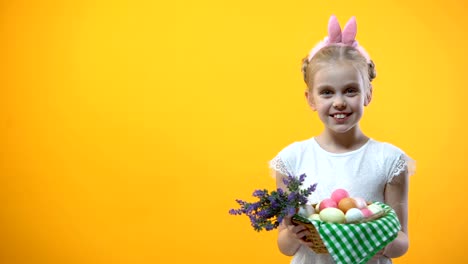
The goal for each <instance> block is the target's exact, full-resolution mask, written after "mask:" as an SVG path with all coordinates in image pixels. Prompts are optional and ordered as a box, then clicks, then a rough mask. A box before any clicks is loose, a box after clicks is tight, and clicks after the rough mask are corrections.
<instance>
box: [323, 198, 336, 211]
mask: <svg viewBox="0 0 468 264" xmlns="http://www.w3.org/2000/svg"><path fill="white" fill-rule="evenodd" d="M329 207H333V208H338V204H337V203H336V202H335V201H334V200H332V199H330V198H327V199H323V200H322V201H321V202H320V206H319V209H320V211H322V210H323V209H325V208H329Z"/></svg>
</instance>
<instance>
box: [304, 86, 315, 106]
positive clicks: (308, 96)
mask: <svg viewBox="0 0 468 264" xmlns="http://www.w3.org/2000/svg"><path fill="white" fill-rule="evenodd" d="M304 95H305V98H306V100H307V104H308V105H309V107H310V108H311V109H312V110H313V111H317V107H316V106H315V102H314V98H313V96H312V93H311V92H309V89H306V90H305V92H304Z"/></svg>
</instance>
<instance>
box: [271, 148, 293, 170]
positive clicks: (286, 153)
mask: <svg viewBox="0 0 468 264" xmlns="http://www.w3.org/2000/svg"><path fill="white" fill-rule="evenodd" d="M297 148H298V144H297V143H292V144H291V145H289V146H287V147H285V148H284V149H283V150H281V151H280V152H279V153H278V154H277V155H276V156H275V157H274V158H273V159H272V160H270V162H269V167H270V169H271V170H272V172H273V173H272V175H273V176H274V172H280V173H281V174H283V175H286V176H289V175H295V173H294V166H295V164H296V153H297Z"/></svg>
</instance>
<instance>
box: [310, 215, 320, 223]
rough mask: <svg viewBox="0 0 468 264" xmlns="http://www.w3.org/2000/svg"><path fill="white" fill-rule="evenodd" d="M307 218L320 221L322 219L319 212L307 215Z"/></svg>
mask: <svg viewBox="0 0 468 264" xmlns="http://www.w3.org/2000/svg"><path fill="white" fill-rule="evenodd" d="M309 220H317V221H321V220H322V219H320V215H319V214H312V215H311V216H309Z"/></svg>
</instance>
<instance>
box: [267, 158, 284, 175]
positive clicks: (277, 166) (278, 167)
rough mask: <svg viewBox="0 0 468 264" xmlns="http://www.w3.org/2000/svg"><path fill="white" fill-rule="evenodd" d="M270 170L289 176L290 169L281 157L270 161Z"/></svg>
mask: <svg viewBox="0 0 468 264" xmlns="http://www.w3.org/2000/svg"><path fill="white" fill-rule="evenodd" d="M270 168H272V169H274V170H275V171H278V172H280V173H281V174H283V175H286V176H287V175H289V172H288V169H287V168H286V164H285V163H284V162H283V160H282V159H281V158H280V157H279V156H276V157H275V158H274V159H272V160H271V161H270Z"/></svg>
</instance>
